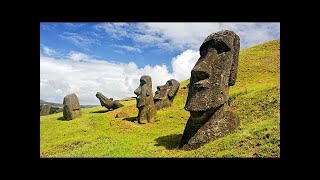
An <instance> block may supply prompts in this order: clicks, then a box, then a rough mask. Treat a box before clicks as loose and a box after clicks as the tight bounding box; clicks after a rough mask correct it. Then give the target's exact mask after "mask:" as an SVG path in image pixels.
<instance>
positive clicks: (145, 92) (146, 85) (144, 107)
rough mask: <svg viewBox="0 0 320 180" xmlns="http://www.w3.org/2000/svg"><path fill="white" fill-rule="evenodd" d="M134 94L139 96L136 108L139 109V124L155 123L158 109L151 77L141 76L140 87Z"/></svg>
mask: <svg viewBox="0 0 320 180" xmlns="http://www.w3.org/2000/svg"><path fill="white" fill-rule="evenodd" d="M134 93H135V94H136V95H137V105H136V107H137V108H138V109H139V113H138V122H139V123H140V124H145V123H150V122H154V120H155V115H156V109H155V107H154V102H153V92H152V81H151V77H150V76H147V75H143V76H141V78H140V85H139V87H138V88H137V89H136V90H135V91H134Z"/></svg>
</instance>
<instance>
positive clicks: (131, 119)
mask: <svg viewBox="0 0 320 180" xmlns="http://www.w3.org/2000/svg"><path fill="white" fill-rule="evenodd" d="M123 120H126V121H131V122H134V121H136V120H137V117H127V118H123Z"/></svg>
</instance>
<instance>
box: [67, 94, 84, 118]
mask: <svg viewBox="0 0 320 180" xmlns="http://www.w3.org/2000/svg"><path fill="white" fill-rule="evenodd" d="M63 105H64V106H63V117H64V119H65V120H72V119H75V118H77V117H80V116H81V106H80V103H79V99H78V97H77V95H76V94H74V93H72V94H68V95H67V96H65V97H64V99H63Z"/></svg>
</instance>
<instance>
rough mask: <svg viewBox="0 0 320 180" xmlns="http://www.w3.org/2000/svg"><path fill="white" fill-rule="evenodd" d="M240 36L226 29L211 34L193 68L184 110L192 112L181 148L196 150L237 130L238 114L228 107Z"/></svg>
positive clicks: (202, 46) (235, 70) (234, 75)
mask: <svg viewBox="0 0 320 180" xmlns="http://www.w3.org/2000/svg"><path fill="white" fill-rule="evenodd" d="M239 49H240V38H239V36H238V35H237V34H235V33H234V32H232V31H228V30H223V31H219V32H217V33H213V34H211V35H209V36H208V37H207V38H206V39H205V40H204V42H203V44H202V45H201V47H200V58H199V60H198V61H197V63H196V64H195V66H194V67H193V69H192V71H191V78H190V85H189V93H188V98H187V102H186V104H185V109H186V110H187V111H190V117H189V119H188V122H187V124H186V127H185V130H184V132H183V136H182V139H181V142H180V145H179V147H180V148H183V149H195V148H198V147H200V146H201V145H203V144H205V143H207V142H209V141H211V140H214V139H216V138H218V137H221V136H223V135H225V134H227V133H229V132H232V131H234V130H235V129H236V128H237V127H238V126H239V125H240V121H239V118H238V116H237V115H236V114H235V113H234V112H232V111H230V109H229V106H228V99H229V86H233V85H234V84H235V82H236V78H237V69H238V59H239Z"/></svg>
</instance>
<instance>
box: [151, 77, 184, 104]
mask: <svg viewBox="0 0 320 180" xmlns="http://www.w3.org/2000/svg"><path fill="white" fill-rule="evenodd" d="M179 86H180V83H179V82H178V81H177V80H175V79H170V80H169V81H167V82H166V84H165V85H163V86H157V91H156V93H155V96H154V98H153V99H154V105H155V107H156V110H159V109H162V108H166V107H169V106H171V104H172V102H173V99H174V97H175V96H176V95H177V92H178V90H179Z"/></svg>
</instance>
